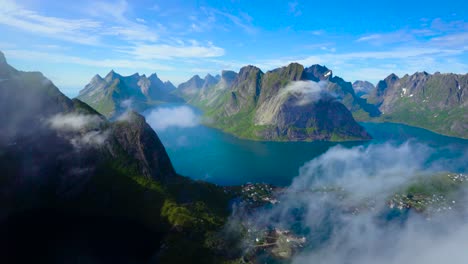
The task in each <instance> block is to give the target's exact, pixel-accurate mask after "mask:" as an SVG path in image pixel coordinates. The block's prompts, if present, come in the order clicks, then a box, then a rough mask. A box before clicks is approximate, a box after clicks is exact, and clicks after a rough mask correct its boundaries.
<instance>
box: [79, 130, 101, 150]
mask: <svg viewBox="0 0 468 264" xmlns="http://www.w3.org/2000/svg"><path fill="white" fill-rule="evenodd" d="M109 135H110V131H109V130H104V131H101V130H96V131H89V132H86V133H84V134H82V135H77V136H75V137H72V138H71V139H70V143H71V144H72V145H73V146H74V147H75V148H81V147H84V146H90V147H97V146H101V145H102V144H104V143H105V142H106V140H107V138H108V137H109Z"/></svg>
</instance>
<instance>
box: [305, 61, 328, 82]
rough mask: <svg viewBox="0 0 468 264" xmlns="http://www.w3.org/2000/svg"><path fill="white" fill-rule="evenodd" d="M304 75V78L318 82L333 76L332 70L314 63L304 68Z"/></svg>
mask: <svg viewBox="0 0 468 264" xmlns="http://www.w3.org/2000/svg"><path fill="white" fill-rule="evenodd" d="M304 77H305V79H308V80H311V81H315V82H318V81H323V80H328V79H331V78H333V72H332V71H331V70H330V69H328V68H327V67H326V66H322V65H319V64H314V65H312V66H310V67H308V68H305V69H304Z"/></svg>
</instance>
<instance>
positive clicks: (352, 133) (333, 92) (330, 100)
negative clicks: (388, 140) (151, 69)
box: [177, 63, 370, 141]
mask: <svg viewBox="0 0 468 264" xmlns="http://www.w3.org/2000/svg"><path fill="white" fill-rule="evenodd" d="M196 77H197V76H194V77H192V79H190V80H189V81H187V82H185V83H182V84H180V85H179V87H178V88H177V93H178V94H179V95H181V97H183V98H184V99H185V100H186V101H187V102H188V103H190V104H193V105H195V106H198V107H200V108H202V109H203V110H205V113H206V116H207V120H209V121H210V122H209V125H212V126H214V127H217V128H220V129H222V130H224V131H226V132H229V133H232V134H234V135H237V136H239V137H244V138H249V139H256V140H275V141H285V140H292V141H303V140H306V141H309V140H338V141H340V140H360V139H369V138H370V136H369V135H368V134H367V133H366V132H365V130H364V129H363V128H362V127H361V126H359V125H358V124H357V123H356V121H355V120H354V118H353V116H352V114H351V112H350V111H349V110H348V109H347V106H346V105H344V104H343V103H342V102H344V101H347V103H348V104H349V105H350V108H353V107H354V108H359V109H362V108H363V107H361V103H362V105H364V104H365V100H363V99H360V98H357V96H355V95H354V91H353V89H352V87H351V84H350V83H346V82H344V81H343V80H342V79H340V78H338V77H333V76H332V72H331V71H330V70H328V69H327V68H326V67H323V66H319V65H314V66H312V67H309V68H305V69H304V67H303V66H302V65H300V64H297V63H292V64H290V65H288V66H286V67H282V68H278V69H275V70H272V71H269V72H267V73H264V72H262V71H261V70H260V69H259V68H257V67H255V66H253V65H248V66H245V67H243V68H241V69H240V71H239V72H238V73H235V72H232V71H223V72H222V73H221V78H220V79H219V81H218V82H217V83H216V84H212V85H211V86H203V85H201V83H205V80H206V78H205V80H203V79H199V80H198V81H197V82H195V81H194V80H196V79H197V78H196ZM197 83H198V84H197ZM187 87H190V89H188V88H187ZM348 97H350V98H351V99H347V98H348ZM342 98H345V100H343V99H342Z"/></svg>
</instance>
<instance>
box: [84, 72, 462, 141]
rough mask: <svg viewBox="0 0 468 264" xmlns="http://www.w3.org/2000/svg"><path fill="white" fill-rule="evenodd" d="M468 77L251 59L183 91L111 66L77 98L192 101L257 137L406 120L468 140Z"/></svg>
mask: <svg viewBox="0 0 468 264" xmlns="http://www.w3.org/2000/svg"><path fill="white" fill-rule="evenodd" d="M467 76H468V75H467V74H465V75H460V74H440V73H436V74H428V73H425V72H424V73H415V74H413V75H405V76H404V77H403V78H401V79H400V78H399V77H398V76H396V75H394V74H391V75H389V76H388V77H387V78H385V80H382V81H380V82H379V83H378V84H377V85H376V86H374V85H373V84H372V83H370V82H368V81H355V82H354V83H353V84H351V83H350V82H347V81H345V80H343V79H342V78H340V77H337V76H334V75H333V72H332V71H331V70H330V69H328V68H327V67H325V66H321V65H312V66H310V67H306V68H304V66H302V65H300V64H297V63H292V64H290V65H288V66H285V67H282V68H277V69H274V70H272V71H268V72H266V73H264V72H263V71H262V70H260V69H259V68H257V67H255V66H252V65H249V66H245V67H243V68H241V69H240V71H239V72H234V71H222V72H221V74H220V75H216V76H213V75H210V74H208V75H206V76H205V77H204V78H201V77H200V76H199V75H195V76H193V77H192V78H190V79H189V80H188V81H186V82H184V83H181V84H180V85H179V86H178V87H177V89H176V88H175V87H174V86H173V85H172V84H171V83H170V82H165V83H164V82H162V81H161V80H160V79H159V78H158V77H157V75H156V74H152V75H151V76H150V77H148V78H147V77H146V76H145V75H143V76H140V75H139V74H134V75H131V76H127V77H123V76H121V75H119V74H117V73H115V72H113V71H111V72H110V73H109V74H108V75H107V76H106V77H105V78H101V77H100V76H99V75H96V76H95V77H94V78H93V79H92V80H91V82H90V83H89V84H88V85H86V86H85V88H84V89H83V90H82V91H81V92H80V94H79V96H78V99H80V100H82V101H84V102H86V103H88V104H89V105H90V106H92V107H93V108H95V109H96V110H97V111H99V112H100V113H101V114H103V115H105V116H107V117H116V116H118V115H119V114H121V113H123V112H124V111H125V110H126V109H129V108H131V109H135V110H136V111H139V112H141V111H144V110H145V109H147V108H149V107H151V106H154V105H156V104H159V103H164V102H178V103H180V102H184V101H185V102H187V103H189V104H191V105H194V106H197V107H199V108H201V109H203V110H204V112H205V115H206V117H207V118H206V120H209V121H210V122H208V123H207V124H208V125H210V126H213V127H216V128H219V129H222V130H223V131H225V132H228V133H232V134H234V135H236V136H239V137H243V138H248V139H255V140H274V141H285V140H292V141H304V140H305V141H307V140H336V141H342V140H361V139H369V138H370V136H369V135H368V134H367V133H366V132H365V131H364V129H363V128H362V127H361V126H359V124H357V123H356V121H370V122H396V123H404V124H408V125H412V126H417V127H422V128H426V129H428V130H432V131H435V132H437V133H440V134H444V135H450V136H456V137H462V138H468V132H467V131H468V121H467V120H468V111H467V92H466V89H467V88H466V87H467V79H468V77H467ZM343 106H344V107H343Z"/></svg>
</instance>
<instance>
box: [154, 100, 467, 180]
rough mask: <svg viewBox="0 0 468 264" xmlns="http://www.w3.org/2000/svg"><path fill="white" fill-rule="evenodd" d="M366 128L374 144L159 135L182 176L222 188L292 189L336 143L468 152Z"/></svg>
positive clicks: (414, 133)
mask: <svg viewBox="0 0 468 264" xmlns="http://www.w3.org/2000/svg"><path fill="white" fill-rule="evenodd" d="M164 107H168V106H164ZM170 107H178V106H177V105H173V106H170ZM147 114H148V113H146V115H147ZM362 125H363V126H364V127H365V128H366V130H367V131H368V132H369V133H370V134H371V135H372V136H373V138H374V139H373V140H371V141H365V142H341V143H333V142H261V141H251V140H244V139H239V138H236V137H234V136H232V135H229V134H226V133H223V132H221V131H219V130H217V129H213V128H209V127H206V126H203V125H197V126H194V127H186V128H180V127H168V128H165V129H163V130H161V129H156V130H157V131H156V132H157V133H158V135H159V137H160V138H161V141H162V142H163V144H164V146H165V147H166V150H167V152H168V154H169V156H170V158H171V161H172V163H173V165H174V167H175V169H176V171H177V172H178V173H180V174H182V175H185V176H188V177H191V178H193V179H201V180H206V181H209V182H213V183H216V184H221V185H237V184H244V183H246V182H265V183H271V184H275V185H282V186H285V185H288V184H290V183H291V180H292V179H293V178H294V177H295V176H297V175H298V173H299V168H300V167H301V166H302V165H304V163H305V162H307V161H310V160H312V159H313V158H315V157H317V156H319V155H321V154H323V153H324V152H326V151H327V150H328V149H329V148H331V147H333V146H336V145H342V146H344V147H347V148H350V147H354V146H358V145H366V144H374V143H384V142H387V141H390V142H393V143H395V144H398V143H402V142H405V141H407V140H413V141H417V142H421V143H423V144H426V145H429V146H430V147H432V148H435V149H437V152H438V155H437V156H436V157H434V158H440V157H445V158H447V159H451V158H455V157H458V158H459V157H460V156H461V155H462V154H463V153H466V152H467V150H468V140H463V139H459V138H452V137H446V136H442V135H439V134H436V133H432V132H430V131H428V130H424V129H420V128H415V127H410V126H406V125H401V124H392V123H362ZM467 162H468V161H467ZM465 166H466V165H461V166H460V170H465V169H466V168H465Z"/></svg>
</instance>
